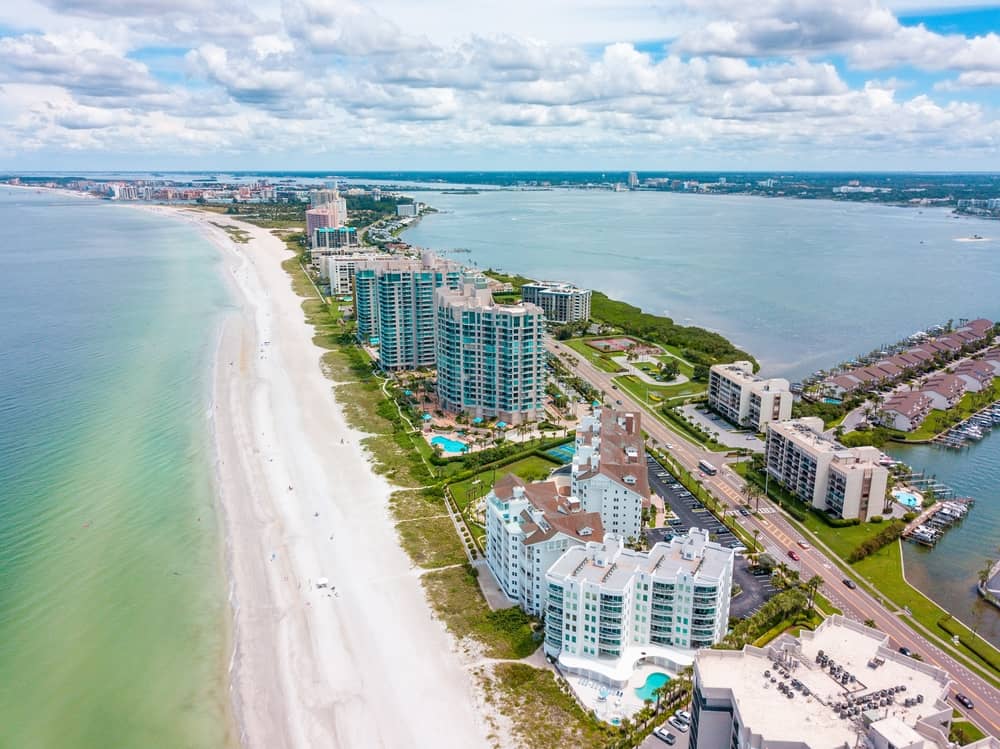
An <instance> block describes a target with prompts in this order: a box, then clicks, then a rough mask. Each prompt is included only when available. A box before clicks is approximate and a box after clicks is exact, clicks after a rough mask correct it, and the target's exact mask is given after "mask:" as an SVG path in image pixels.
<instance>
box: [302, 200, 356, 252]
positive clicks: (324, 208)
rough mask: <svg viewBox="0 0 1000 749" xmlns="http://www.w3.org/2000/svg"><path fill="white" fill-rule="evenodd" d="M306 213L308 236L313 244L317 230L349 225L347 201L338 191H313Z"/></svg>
mask: <svg viewBox="0 0 1000 749" xmlns="http://www.w3.org/2000/svg"><path fill="white" fill-rule="evenodd" d="M309 200H310V204H311V205H312V207H311V208H309V210H307V211H306V236H307V237H308V238H309V241H310V242H313V241H314V239H315V236H316V230H317V229H320V228H336V227H339V226H343V225H344V224H346V223H347V201H346V200H345V199H344V198H342V197H341V196H340V193H338V192H337V191H336V190H313V191H311V192H310V193H309Z"/></svg>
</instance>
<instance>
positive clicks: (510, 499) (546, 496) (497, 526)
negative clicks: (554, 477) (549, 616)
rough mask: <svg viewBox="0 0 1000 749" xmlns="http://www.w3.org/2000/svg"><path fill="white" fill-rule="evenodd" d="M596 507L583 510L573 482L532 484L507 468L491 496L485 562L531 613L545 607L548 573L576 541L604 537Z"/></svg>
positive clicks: (594, 539)
mask: <svg viewBox="0 0 1000 749" xmlns="http://www.w3.org/2000/svg"><path fill="white" fill-rule="evenodd" d="M603 540H604V526H603V525H602V524H601V516H600V515H599V514H598V513H596V512H584V511H583V507H582V505H581V504H580V500H578V499H576V498H575V497H572V496H569V492H568V487H565V486H564V487H563V490H560V487H559V486H558V485H557V483H556V482H555V481H539V482H535V483H533V484H527V483H525V482H524V480H523V479H521V478H519V477H518V476H516V475H515V474H513V473H508V474H507V475H506V476H504V477H503V478H501V479H500V480H499V481H497V482H496V484H495V485H494V486H493V489H492V491H491V492H490V493H489V495H488V496H487V497H486V563H487V565H488V566H489V568H490V571H491V572H492V573H493V576H494V577H495V578H496V579H497V582H498V583H499V584H500V587H501V588H502V589H503V591H504V592H505V593H506V594H507V596H508V597H509V598H511V599H512V600H514V601H517V602H518V603H519V604H520V606H521V608H522V609H524V610H525V611H526V612H528V613H529V614H531V615H532V616H537V617H541V616H542V614H543V613H544V610H545V602H546V584H545V573H546V572H548V570H549V567H551V566H552V565H553V563H554V562H555V561H556V560H557V559H558V558H559V557H560V556H561V555H562V553H563V552H564V551H566V549H568V548H570V547H571V546H581V545H583V544H585V543H587V542H588V541H603Z"/></svg>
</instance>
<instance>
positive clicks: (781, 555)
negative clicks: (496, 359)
mask: <svg viewBox="0 0 1000 749" xmlns="http://www.w3.org/2000/svg"><path fill="white" fill-rule="evenodd" d="M546 346H547V348H548V349H549V351H550V352H552V353H554V354H556V355H558V358H559V361H560V362H562V363H563V365H565V366H566V367H568V368H569V369H570V371H572V372H573V374H575V375H576V376H577V377H580V378H581V379H583V380H585V381H587V382H589V383H590V384H591V385H592V386H593V387H595V388H597V389H598V390H601V391H603V392H604V394H605V398H606V399H609V400H610V401H611V403H615V401H621V405H620V406H618V405H616V406H615V407H616V408H626V409H633V410H638V411H645V412H647V414H648V411H649V409H648V408H647V407H646V406H644V405H643V404H642V403H640V402H639V401H638V400H637V399H635V398H632V397H631V396H630V395H629V394H628V393H627V392H624V391H622V390H620V389H617V388H616V387H615V385H614V381H613V380H614V377H615V376H616V375H613V374H609V373H607V372H603V371H601V370H599V369H597V367H595V366H594V365H592V364H591V363H590V362H589V361H587V359H586V358H585V357H583V356H581V355H580V354H578V353H577V352H575V351H573V350H572V349H570V348H568V347H566V346H563V345H562V344H560V343H558V342H556V341H553V340H551V339H547V341H546ZM567 354H568V355H569V357H570V358H567V356H566V355H567ZM643 428H644V429H645V431H646V432H647V433H648V434H649V436H650V440H651V441H652V442H653V443H655V445H656V446H657V447H659V448H661V449H666V448H665V446H666V445H670V446H671V447H670V448H669V449H666V452H668V453H670V455H671V456H672V457H673V458H674V459H675V460H677V461H678V462H679V463H680V464H681V465H682V466H684V468H686V469H688V470H689V471H691V472H692V473H696V472H697V471H698V462H699V461H701V460H707V461H709V462H711V463H712V464H713V465H715V466H717V467H719V469H720V470H719V472H718V474H717V475H715V476H704V477H701V478H700V479H699V480H700V481H701V483H702V484H703V485H704V486H705V487H706V488H707V489H708V490H709V491H710V492H711V493H712V494H713V495H714V496H715V497H716V498H717V499H719V500H721V501H722V502H723V503H724V504H726V505H728V506H730V507H732V508H734V509H735V508H737V507H738V506H740V505H741V504H742V503H743V495H742V491H741V487H742V486H743V479H742V478H741V477H740V476H738V475H737V474H736V473H734V472H733V471H732V470H731V469H730V468H729V467H728V466H726V465H720V454H719V453H714V452H711V451H708V450H705V449H703V448H702V447H700V446H698V445H695V444H693V443H691V442H689V441H688V439H687V438H685V437H683V436H682V435H680V434H678V433H677V432H675V431H673V430H672V429H670V428H669V427H668V426H667V425H666V424H664V423H663V422H662V421H660V420H659V419H658V418H656V417H655V416H653V415H651V414H649V415H645V418H644V419H643ZM760 508H761V513H760V515H759V516H755V515H749V516H745V517H744V516H736V520H737V521H738V522H739V523H740V525H741V526H743V527H744V528H745V529H746V530H747V531H748V532H749V533H750V534H751V535H752V534H753V531H754V530H755V529H756V530H759V531H760V540H761V542H762V543H764V545H765V547H766V548H767V550H768V551H769V552H770V553H771V554H772V555H773V556H774V557H775V558H776V559H779V560H782V561H785V562H786V563H788V564H789V566H791V567H797V568H798V569H799V574H800V577H801V579H802V580H803V581H805V580H808V579H809V578H810V577H812V576H813V575H819V576H820V577H822V578H823V587H822V589H821V592H822V594H823V595H824V596H825V597H826V598H827V599H829V600H830V601H831V602H832V603H833V604H834V605H835V606H837V607H838V608H839V609H841V610H842V611H843V612H844V616H847V617H850V618H851V619H854V620H856V621H859V622H864V621H867V620H869V619H871V620H873V621H874V622H875V625H876V627H877V628H878V629H879V630H880V631H881V632H884V633H885V634H887V635H889V637H891V638H892V642H893V645H894V646H895V647H899V646H905V647H908V648H909V649H910V650H911V651H912V652H914V653H918V654H919V655H920V657H921V658H922V659H923V660H924V662H925V663H931V664H933V665H935V666H938V667H940V668H942V669H944V670H945V671H947V672H948V674H949V675H950V676H951V678H952V681H953V682H954V684H953V689H952V693H951V695H949V704H951V705H952V706H953V707H954V708H956V709H958V710H960V711H961V712H962V713H963V714H964V715H965V716H966V717H967V718H968V719H969V720H970V721H972V722H973V723H975V724H976V725H977V726H979V728H980V729H981V730H983V731H984V732H986V733H989V734H991V735H993V736H996V737H998V738H1000V693H998V691H997V690H996V689H994V688H993V687H992V686H991V685H990V684H989V683H987V682H986V681H985V680H984V679H982V678H981V677H980V676H978V675H977V674H975V673H973V672H972V671H970V670H969V669H968V668H966V667H965V665H964V664H963V663H962V662H960V661H958V660H957V659H955V658H954V657H952V656H951V655H949V654H948V653H946V652H944V651H943V650H942V649H941V648H939V647H938V645H937V644H936V640H931V639H929V638H926V637H924V636H923V635H921V634H919V633H918V632H917V631H915V630H914V629H912V628H911V627H910V626H909V625H908V624H907V623H906V622H903V621H901V620H900V616H901V615H902V614H903V613H904V612H901V611H895V610H889V609H887V608H886V607H885V606H883V605H882V604H881V603H880V602H879V601H877V600H875V598H873V597H872V596H871V595H870V594H868V593H867V592H866V591H864V590H862V589H861V588H860V587H858V588H857V589H854V590H851V589H850V588H848V587H847V586H846V585H844V583H843V578H844V577H845V574H844V573H843V571H842V570H841V569H840V568H839V567H838V566H837V565H836V564H835V563H834V562H832V561H831V560H830V559H829V558H828V557H827V556H825V555H824V554H823V552H822V551H820V550H819V549H817V548H815V546H814V543H815V542H814V540H813V539H812V538H805V537H804V536H803V535H802V534H801V533H800V532H799V531H798V530H797V529H795V528H793V527H792V526H791V525H790V523H789V522H788V520H787V518H785V516H784V515H783V514H782V513H781V512H780V511H779V510H778V509H777V507H775V505H774V504H773V503H771V502H770V500H767V499H761V500H760ZM799 541H803V542H805V543H807V544H809V545H810V546H811V547H812V548H810V549H808V550H804V549H801V548H800V547H799V546H798V545H797V543H798V542H799ZM793 549H794V550H795V551H796V552H797V554H798V555H799V557H800V561H799V562H798V563H797V564H796V563H794V562H792V560H791V559H789V558H788V551H789V550H793ZM958 692H960V693H962V694H965V695H966V696H968V697H969V698H970V699H971V700H972V701H973V703H974V705H975V708H974V709H973V710H966V709H965V708H963V707H962V706H961V705H959V704H958V703H957V702H955V700H954V694H955V693H958Z"/></svg>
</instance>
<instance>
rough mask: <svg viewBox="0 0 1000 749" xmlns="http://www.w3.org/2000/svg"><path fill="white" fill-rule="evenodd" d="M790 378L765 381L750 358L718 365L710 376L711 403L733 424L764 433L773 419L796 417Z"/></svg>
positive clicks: (713, 407)
mask: <svg viewBox="0 0 1000 749" xmlns="http://www.w3.org/2000/svg"><path fill="white" fill-rule="evenodd" d="M793 397H794V396H793V395H792V391H791V390H790V386H789V384H788V380H782V379H771V380H765V379H763V378H761V377H757V376H756V375H755V374H754V373H753V365H752V364H751V363H750V362H748V361H738V362H733V363H732V364H715V365H713V366H712V368H711V369H710V370H709V375H708V405H709V408H712V409H714V410H716V411H718V412H719V413H720V414H722V416H723V417H724V418H725V419H726V420H728V421H730V422H731V423H733V424H736V425H737V426H741V427H747V428H749V429H753V430H754V431H755V432H763V431H764V428H765V427H766V426H767V424H768V423H769V422H772V421H785V420H786V419H790V418H791V417H792V399H793Z"/></svg>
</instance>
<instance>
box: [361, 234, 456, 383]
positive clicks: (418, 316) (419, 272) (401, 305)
mask: <svg viewBox="0 0 1000 749" xmlns="http://www.w3.org/2000/svg"><path fill="white" fill-rule="evenodd" d="M461 279H462V269H461V266H459V265H458V264H457V263H452V262H449V261H447V260H442V259H441V258H439V257H437V256H436V255H434V254H433V253H431V252H423V253H421V255H420V257H419V258H411V257H398V258H390V259H375V260H369V261H365V262H362V263H359V264H357V265H356V267H355V271H354V287H355V288H354V311H355V316H356V320H357V339H358V341H359V342H360V343H362V344H363V345H366V346H377V347H378V362H379V366H380V367H381V368H382V369H385V370H390V371H396V370H404V369H419V368H421V367H433V366H434V365H435V362H436V356H435V344H434V341H435V308H434V291H435V289H437V288H439V287H442V286H443V287H447V288H449V289H457V288H458V287H459V286H460V285H461Z"/></svg>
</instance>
